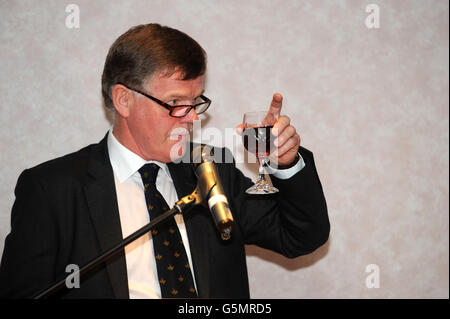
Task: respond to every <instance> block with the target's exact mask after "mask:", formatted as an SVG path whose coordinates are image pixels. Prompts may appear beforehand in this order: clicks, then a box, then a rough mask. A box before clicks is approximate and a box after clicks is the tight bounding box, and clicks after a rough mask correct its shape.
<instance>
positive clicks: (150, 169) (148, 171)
mask: <svg viewBox="0 0 450 319" xmlns="http://www.w3.org/2000/svg"><path fill="white" fill-rule="evenodd" d="M158 170H159V166H158V165H156V164H154V163H149V164H145V165H144V166H142V167H141V168H140V169H139V173H140V174H141V178H142V181H143V182H144V184H155V182H156V176H157V175H158Z"/></svg>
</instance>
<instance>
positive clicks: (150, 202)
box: [139, 164, 197, 298]
mask: <svg viewBox="0 0 450 319" xmlns="http://www.w3.org/2000/svg"><path fill="white" fill-rule="evenodd" d="M158 170H159V166H158V165H156V164H145V165H144V166H142V167H141V168H140V169H139V173H140V174H141V177H142V182H143V183H144V193H145V200H146V202H147V209H148V212H149V214H150V220H152V219H154V218H156V217H158V216H159V215H161V214H162V213H164V212H165V211H167V210H169V206H168V205H167V203H166V201H165V200H164V198H163V196H162V195H161V193H160V192H159V191H158V190H157V189H156V185H155V182H156V176H157V175H158ZM152 238H153V250H154V253H155V260H156V266H157V270H158V280H159V285H160V287H161V296H162V297H163V298H197V292H196V290H195V286H194V281H193V279H192V273H191V269H190V266H189V261H188V259H187V255H186V250H185V249H184V245H183V241H182V239H181V235H180V231H179V230H178V226H177V224H176V223H175V220H174V218H170V219H169V220H167V221H165V222H163V223H162V224H160V225H159V226H157V228H154V229H153V230H152Z"/></svg>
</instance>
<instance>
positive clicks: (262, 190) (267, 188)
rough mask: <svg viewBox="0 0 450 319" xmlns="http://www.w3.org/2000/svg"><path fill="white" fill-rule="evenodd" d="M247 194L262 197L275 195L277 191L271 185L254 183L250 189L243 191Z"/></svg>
mask: <svg viewBox="0 0 450 319" xmlns="http://www.w3.org/2000/svg"><path fill="white" fill-rule="evenodd" d="M245 192H246V193H247V194H252V195H264V194H275V193H278V192H279V190H278V188H276V187H273V186H272V185H270V184H268V183H258V182H257V183H256V184H255V185H253V186H252V187H250V188H248V189H247V190H246V191H245Z"/></svg>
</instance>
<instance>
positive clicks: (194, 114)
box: [184, 108, 198, 123]
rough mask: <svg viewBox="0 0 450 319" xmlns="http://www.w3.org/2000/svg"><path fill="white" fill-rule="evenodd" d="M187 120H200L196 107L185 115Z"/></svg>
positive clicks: (191, 121)
mask: <svg viewBox="0 0 450 319" xmlns="http://www.w3.org/2000/svg"><path fill="white" fill-rule="evenodd" d="M184 119H185V122H189V123H193V122H194V121H196V120H198V114H197V112H196V111H195V109H194V108H192V109H191V110H190V111H189V113H188V114H187V115H186V116H185V117H184Z"/></svg>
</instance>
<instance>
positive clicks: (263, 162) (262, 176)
mask: <svg viewBox="0 0 450 319" xmlns="http://www.w3.org/2000/svg"><path fill="white" fill-rule="evenodd" d="M259 160H260V164H259V177H258V180H257V181H256V182H257V183H262V182H266V175H265V172H264V166H265V165H266V159H265V158H260V159H259Z"/></svg>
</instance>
